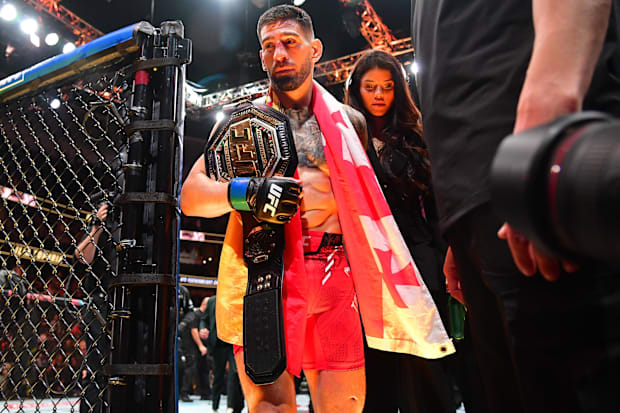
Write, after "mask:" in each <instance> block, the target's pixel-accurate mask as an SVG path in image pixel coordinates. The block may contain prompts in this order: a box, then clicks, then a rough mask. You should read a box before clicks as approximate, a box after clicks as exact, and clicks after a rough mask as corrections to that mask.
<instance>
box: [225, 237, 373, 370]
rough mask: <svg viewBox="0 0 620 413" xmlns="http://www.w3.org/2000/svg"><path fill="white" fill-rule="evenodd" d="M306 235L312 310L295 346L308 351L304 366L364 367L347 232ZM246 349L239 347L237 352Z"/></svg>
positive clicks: (308, 302) (307, 273) (303, 362)
mask: <svg viewBox="0 0 620 413" xmlns="http://www.w3.org/2000/svg"><path fill="white" fill-rule="evenodd" d="M303 237H304V239H303V241H304V263H305V270H306V278H307V291H306V301H307V311H306V319H305V320H299V322H301V323H303V322H304V321H305V324H306V330H305V340H304V342H303V343H299V344H303V348H299V349H291V350H294V351H302V352H303V359H302V369H303V370H354V369H359V368H362V367H364V341H363V338H362V323H361V320H360V314H359V310H358V305H357V296H356V295H355V288H354V285H353V278H352V277H351V269H350V268H349V263H348V262H347V258H346V256H345V253H344V247H343V245H342V235H340V234H329V233H324V232H319V231H305V232H304V234H303ZM286 345H287V346H290V345H294V343H288V342H287V343H286ZM242 349H243V347H239V346H235V354H237V353H238V352H239V351H241V350H242ZM292 373H294V372H292Z"/></svg>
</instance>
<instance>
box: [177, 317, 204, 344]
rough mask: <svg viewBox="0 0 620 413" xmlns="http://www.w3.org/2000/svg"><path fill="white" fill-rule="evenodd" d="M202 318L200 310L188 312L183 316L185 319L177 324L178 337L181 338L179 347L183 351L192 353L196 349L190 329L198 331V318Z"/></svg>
mask: <svg viewBox="0 0 620 413" xmlns="http://www.w3.org/2000/svg"><path fill="white" fill-rule="evenodd" d="M202 316H203V314H202V311H200V309H196V310H195V311H190V312H189V313H187V314H185V317H183V319H182V320H181V322H180V323H179V337H180V338H181V347H182V349H183V351H192V350H194V349H197V347H196V343H194V339H193V338H192V329H193V328H195V329H198V325H199V324H200V318H201V317H202Z"/></svg>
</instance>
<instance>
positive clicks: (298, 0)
mask: <svg viewBox="0 0 620 413" xmlns="http://www.w3.org/2000/svg"><path fill="white" fill-rule="evenodd" d="M305 2H306V0H293V5H295V6H301V5H302V4H304V3H305Z"/></svg>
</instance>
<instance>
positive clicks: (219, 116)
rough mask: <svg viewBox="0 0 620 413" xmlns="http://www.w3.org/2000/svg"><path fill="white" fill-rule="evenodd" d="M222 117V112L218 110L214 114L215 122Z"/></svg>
mask: <svg viewBox="0 0 620 413" xmlns="http://www.w3.org/2000/svg"><path fill="white" fill-rule="evenodd" d="M222 119H224V112H222V111H219V112H217V113H216V114H215V120H216V121H217V122H219V121H221V120H222Z"/></svg>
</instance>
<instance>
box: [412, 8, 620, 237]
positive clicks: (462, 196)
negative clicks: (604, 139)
mask: <svg viewBox="0 0 620 413" xmlns="http://www.w3.org/2000/svg"><path fill="white" fill-rule="evenodd" d="M413 1H414V3H415V6H414V15H413V28H412V33H413V39H414V49H415V50H416V61H417V62H418V64H419V66H420V72H419V73H418V75H417V76H418V77H417V86H418V90H419V95H420V110H421V111H422V116H423V123H424V137H425V139H426V141H427V143H428V145H429V150H430V155H431V163H432V167H433V184H434V187H435V196H436V197H437V207H438V211H439V216H440V224H441V228H442V230H444V231H445V230H446V229H447V228H448V227H449V226H451V225H452V224H453V223H454V222H455V221H456V220H458V219H459V218H460V217H461V216H463V215H464V214H465V213H467V212H468V211H470V210H471V209H473V208H475V207H476V206H479V205H481V204H482V203H485V202H487V201H488V200H489V199H490V195H489V188H488V175H489V168H490V165H491V161H492V159H493V155H494V154H495V150H496V148H497V146H498V145H499V143H500V141H501V140H502V139H503V138H504V137H505V136H507V135H508V134H510V133H511V132H512V129H513V125H514V121H515V116H516V109H517V102H518V97H519V93H520V91H521V86H522V84H523V80H524V79H525V71H526V68H527V65H528V62H529V58H530V55H531V50H532V42H533V39H534V29H533V23H532V5H531V3H532V2H531V0H504V1H497V0H468V1H463V0H442V1H439V0H413ZM618 3H620V0H614V6H613V7H614V9H613V11H612V19H611V21H610V29H609V32H608V36H607V39H606V44H605V46H604V50H603V53H602V54H601V60H600V61H599V63H598V66H597V69H596V72H595V78H594V80H593V83H592V87H591V88H590V91H589V93H588V96H587V97H586V100H585V102H584V109H596V110H604V111H608V112H611V113H615V114H619V115H620V54H619V51H618V48H617V39H618V26H617V22H618V21H619V20H618V18H617V13H618V10H619V8H618Z"/></svg>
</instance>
